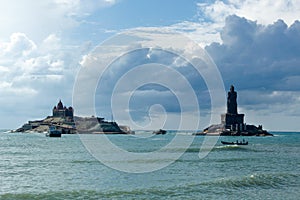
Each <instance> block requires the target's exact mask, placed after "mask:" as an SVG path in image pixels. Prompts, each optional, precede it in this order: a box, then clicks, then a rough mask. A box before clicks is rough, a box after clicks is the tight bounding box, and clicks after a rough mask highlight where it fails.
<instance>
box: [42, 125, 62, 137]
mask: <svg viewBox="0 0 300 200" xmlns="http://www.w3.org/2000/svg"><path fill="white" fill-rule="evenodd" d="M46 136H47V137H61V131H60V130H57V129H56V127H55V126H50V127H49V130H48V132H47V133H46Z"/></svg>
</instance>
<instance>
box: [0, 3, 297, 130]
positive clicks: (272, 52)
mask: <svg viewBox="0 0 300 200" xmlns="http://www.w3.org/2000/svg"><path fill="white" fill-rule="evenodd" d="M299 13H300V0H288V1H287V0H276V1H271V0H263V1H261V0H243V1H242V0H225V1H219V0H217V1H214V0H199V1H197V0H164V1H159V0H152V1H145V0H85V1H83V0H43V1H33V0H18V1H17V0H10V1H1V6H0V27H1V32H0V127H1V128H8V129H15V128H18V127H20V126H21V125H22V124H24V123H25V122H27V121H28V120H34V119H42V118H44V117H46V116H48V115H51V112H52V108H53V107H54V105H56V104H57V102H58V101H59V100H60V99H61V100H62V102H63V103H64V104H65V105H66V106H70V105H72V106H74V109H75V115H76V114H77V115H81V114H82V115H84V114H86V115H91V114H95V115H97V116H101V117H105V118H106V119H108V120H110V119H111V118H112V115H113V118H114V120H116V121H117V122H118V123H119V124H125V125H129V126H131V127H132V128H134V129H139V128H141V129H142V128H148V129H158V128H161V127H165V128H167V129H176V128H178V124H180V120H182V118H184V119H186V120H187V121H190V122H191V121H197V120H198V116H197V115H200V116H201V118H200V124H199V127H198V128H199V129H202V128H205V127H206V126H207V125H209V124H210V123H219V122H220V114H221V113H223V112H225V110H226V108H225V103H224V102H225V101H226V92H227V91H228V90H229V87H230V85H231V84H233V85H234V86H235V88H236V91H237V92H238V106H239V107H238V112H239V113H244V114H245V115H246V117H245V121H246V122H247V123H248V124H255V125H259V124H262V125H263V127H264V128H266V129H268V130H273V131H276V130H277V131H280V130H285V131H299V130H300V123H299V121H300V84H299V81H300V22H299V21H298V20H300V19H299V18H300V16H299V15H300V14H299ZM122 33H126V34H123V35H122ZM129 33H130V34H129ZM121 36H122V37H121ZM150 40H151V41H155V42H157V43H159V44H162V45H163V46H164V47H165V48H164V49H162V48H161V46H155V44H153V43H151V42H149V41H150ZM182 41H185V42H186V43H185V44H183V43H182ZM168 42H169V43H168ZM193 42H194V43H193ZM187 44H193V45H190V46H189V45H187ZM194 44H197V45H198V46H199V47H201V48H202V49H203V50H205V52H206V53H207V54H206V53H203V52H202V51H200V50H199V49H198V47H196V46H195V45H194ZM151 45H152V46H151ZM133 47H135V49H134V48H133ZM178 48H179V49H180V48H181V49H180V50H178ZM128 49H130V50H131V51H128ZM195 49H196V50H195ZM198 50H199V51H198ZM112 52H113V53H114V54H113V53H112ZM117 53H118V54H117ZM120 53H121V54H120ZM122 53H123V54H122ZM197 53H198V54H197ZM202 53H203V54H202ZM200 54H201V56H202V57H201V56H200ZM91 55H93V56H96V57H97V59H98V61H97V62H96V61H95V60H97V59H96V58H95V59H94V61H91V58H92V56H91ZM180 55H181V56H182V55H184V56H183V57H181V56H180ZM189 55H192V56H191V59H192V61H191V62H187V60H186V58H189ZM197 56H198V57H199V56H200V57H201V58H202V59H204V60H205V59H207V60H209V59H211V60H212V61H213V64H209V67H216V69H217V72H216V73H215V74H214V75H210V77H211V78H210V80H207V79H208V78H207V77H202V76H203V74H204V75H205V74H209V73H206V72H205V67H207V66H204V65H201V66H202V69H201V70H204V71H202V72H203V74H201V73H199V71H197V69H195V67H194V66H193V63H197V62H196V61H195V59H194V58H196V57H197ZM108 58H112V62H111V63H109V64H107V63H106V65H107V66H105V67H106V68H104V66H102V65H101V66H100V65H98V64H99V63H100V64H103V63H105V62H106V61H109V59H108ZM106 59H107V60H106ZM193 59H194V60H193ZM99 60H100V61H99ZM194 61H195V62H194ZM202 61H203V60H202ZM92 65H95V66H92ZM196 65H197V64H196ZM89 67H90V68H92V69H94V70H96V72H97V73H100V72H101V70H103V74H101V77H100V78H99V74H97V73H95V71H92V70H90V71H89V72H85V69H86V68H89ZM98 68H99V69H98ZM139 69H143V70H139ZM97 70H99V71H97ZM214 70H215V69H213V70H212V71H210V72H215V71H214ZM157 72H159V73H157ZM82 73H86V74H84V75H85V76H86V77H85V79H82V80H81V79H80V77H81V76H82V77H83V74H82ZM133 73H137V74H134V75H131V76H129V75H130V74H133ZM178 73H180V74H178ZM176 76H178V77H179V78H176ZM78 77H79V78H78ZM82 77H81V78H82ZM97 77H98V78H97ZM128 77H129V78H128ZM149 77H150V78H151V77H152V79H151V81H152V82H151V81H150V80H148V78H149ZM182 77H184V78H182ZM126 78H127V79H126ZM217 78H218V80H217ZM141 79H143V80H144V81H146V80H147V81H148V82H147V81H146V82H145V83H147V84H145V83H141V82H138V80H141ZM96 80H97V81H96ZM120 80H122V81H123V82H121V84H119V83H120ZM214 80H215V82H218V81H219V80H221V82H222V87H221V89H223V91H222V92H218V94H217V96H218V95H219V96H221V100H220V101H218V103H219V104H220V105H219V104H218V105H214V102H215V100H214V99H213V97H215V96H216V92H215V93H214V91H213V90H214V89H212V87H211V86H210V85H211V84H214ZM80 81H81V82H80ZM160 81H162V82H163V81H165V82H163V83H164V84H158V83H160ZM92 83H93V84H96V85H95V86H93V87H92V86H91V87H90V85H89V84H92ZM138 83H139V84H140V85H135V84H138ZM186 83H188V84H187V85H185V84H186ZM118 84H119V86H120V87H119V88H117V89H116V86H118ZM168 84H171V85H168ZM78 85H80V89H81V90H77V86H78ZM121 86H122V87H121ZM169 87H172V88H171V89H170V88H169ZM218 87H219V85H218ZM217 89H219V88H215V90H216V91H217ZM84 90H88V92H89V93H90V94H86V93H85V92H86V91H84ZM190 90H192V91H193V93H188V91H190ZM91 91H92V92H91ZM125 94H127V96H126V98H128V102H127V103H128V105H127V106H124V107H122V106H120V105H123V104H121V100H123V99H126V98H125V97H124V96H122V95H125ZM86 95H94V96H93V97H91V98H93V99H92V100H91V101H90V102H92V104H93V106H94V107H95V112H94V113H93V112H90V111H89V112H84V111H83V110H84V109H85V108H84V106H83V107H80V108H79V107H76V106H77V105H80V103H82V102H81V101H83V100H82V99H88V98H89V97H88V96H86ZM114 95H115V96H114ZM128 95H129V96H128ZM193 95H195V96H193ZM112 97H116V98H115V99H112ZM123 97H124V98H123ZM194 97H196V100H197V102H196V103H194V102H193V100H194V99H193V98H194ZM222 98H223V99H222ZM181 100H182V101H181ZM188 100H190V103H187V104H185V105H183V107H182V104H181V102H185V103H186V102H188ZM79 101H80V103H79V104H77V103H78V102H79ZM213 106H215V107H216V109H215V110H213V112H212V107H213ZM199 109H200V114H199V113H198V112H196V111H198V110H199ZM125 114H126V116H127V114H129V115H130V118H128V116H127V117H125ZM152 122H153V123H152ZM164 125H165V126H164Z"/></svg>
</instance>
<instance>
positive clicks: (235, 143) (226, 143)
mask: <svg viewBox="0 0 300 200" xmlns="http://www.w3.org/2000/svg"><path fill="white" fill-rule="evenodd" d="M221 143H222V144H224V145H248V141H247V142H245V140H243V141H241V142H239V141H236V142H225V141H221Z"/></svg>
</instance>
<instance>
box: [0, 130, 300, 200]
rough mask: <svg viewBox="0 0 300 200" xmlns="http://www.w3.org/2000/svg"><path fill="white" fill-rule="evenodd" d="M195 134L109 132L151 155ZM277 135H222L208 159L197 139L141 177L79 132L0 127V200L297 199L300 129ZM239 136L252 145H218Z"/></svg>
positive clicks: (299, 189) (115, 139)
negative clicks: (98, 153)
mask: <svg viewBox="0 0 300 200" xmlns="http://www.w3.org/2000/svg"><path fill="white" fill-rule="evenodd" d="M191 133H192V132H188V131H187V132H182V133H176V132H168V133H167V134H166V135H152V134H151V133H150V134H149V132H148V133H146V132H137V135H135V136H130V135H113V136H108V137H109V139H110V140H111V141H112V142H113V143H115V144H116V145H118V146H120V147H121V148H124V149H126V150H128V151H134V152H151V151H155V150H157V149H159V148H161V147H163V146H165V145H167V144H168V143H169V142H170V141H171V140H172V138H174V135H175V134H181V136H182V137H193V136H192V135H191ZM274 134H275V136H274V137H243V138H242V137H220V138H218V142H217V143H216V145H215V146H214V147H213V148H212V150H211V151H210V152H209V153H208V155H207V156H206V157H204V158H202V159H200V158H199V156H198V155H199V150H200V147H201V145H202V144H203V140H204V139H205V137H203V136H197V137H195V138H194V140H193V143H192V144H191V146H189V147H188V149H187V150H186V151H185V153H184V154H183V155H182V156H181V157H180V158H179V159H177V160H176V161H175V162H173V163H172V164H170V165H168V166H167V167H164V168H162V169H160V170H157V171H153V172H150V173H139V174H136V173H126V172H122V171H118V170H115V169H111V168H110V167H107V166H106V165H104V164H103V163H101V162H100V161H98V160H97V159H95V158H94V157H93V156H92V155H91V154H90V153H89V151H88V150H87V149H86V148H85V146H84V145H83V143H82V141H81V140H80V137H79V136H78V135H63V136H62V137H61V138H49V137H45V135H44V134H40V133H30V134H28V133H9V132H5V131H0V183H1V185H0V199H167V198H168V199H272V200H274V199H299V197H300V169H299V167H300V154H299V153H300V133H295V132H276V133H274ZM98 136H99V138H101V137H106V136H104V135H98ZM139 136H142V137H139ZM241 139H245V140H247V141H248V142H249V145H247V146H234V145H232V146H224V145H222V144H221V142H220V141H221V140H225V141H236V140H241ZM174 151H177V150H176V149H174ZM108 153H109V152H108ZM171 153H172V151H170V154H171ZM121 162H127V161H126V159H124V160H122V161H120V164H124V163H121ZM125 164H126V163H125ZM127 164H128V163H127ZM146 164H147V163H146Z"/></svg>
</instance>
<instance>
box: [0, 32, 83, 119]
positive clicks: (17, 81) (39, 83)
mask: <svg viewBox="0 0 300 200" xmlns="http://www.w3.org/2000/svg"><path fill="white" fill-rule="evenodd" d="M0 52H1V53H0V72H1V77H0V93H1V95H0V105H3V106H1V107H0V110H1V115H2V116H6V115H12V114H15V115H20V114H21V113H23V114H24V116H26V115H27V117H30V116H28V115H34V116H32V118H38V117H44V116H45V115H47V114H48V113H49V112H50V111H51V107H52V104H55V103H56V101H57V100H58V99H60V98H61V99H62V100H64V102H66V103H67V104H71V103H72V100H71V98H72V88H73V82H74V78H75V75H76V72H77V69H78V67H79V60H80V58H81V56H82V54H83V53H85V52H86V45H83V46H77V47H74V46H71V47H69V46H68V45H66V44H63V42H62V40H61V38H60V37H59V36H57V35H55V34H50V35H49V36H48V37H46V38H45V39H44V40H43V41H42V42H41V43H39V44H38V43H36V42H34V40H32V39H30V38H29V37H28V36H27V35H26V34H24V33H13V34H12V35H11V37H10V38H9V39H7V41H4V42H2V43H1V46H0ZM37 102H38V104H39V105H38V107H39V109H37V110H36V112H32V110H35V108H36V107H37ZM49 106H50V107H49ZM15 108H18V109H15ZM30 118H31V117H30ZM18 120H24V118H22V117H21V118H20V119H18ZM8 123H16V121H9V122H8ZM19 123H22V122H21V121H20V122H19Z"/></svg>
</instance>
